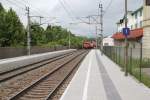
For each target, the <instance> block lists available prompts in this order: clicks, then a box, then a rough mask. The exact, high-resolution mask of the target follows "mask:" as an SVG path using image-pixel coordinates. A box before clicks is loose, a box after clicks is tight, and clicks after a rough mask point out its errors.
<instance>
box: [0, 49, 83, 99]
mask: <svg viewBox="0 0 150 100" xmlns="http://www.w3.org/2000/svg"><path fill="white" fill-rule="evenodd" d="M81 52H83V51H79V52H78V53H74V54H73V55H71V56H68V57H65V58H63V59H60V60H57V61H55V62H52V63H50V64H47V65H44V66H43V67H41V68H39V69H35V70H33V71H31V72H27V73H25V74H22V75H20V76H18V77H15V78H12V79H11V80H9V81H6V82H3V83H1V84H0V100H8V98H9V97H11V96H13V95H14V94H16V93H18V92H19V91H21V90H22V89H24V88H25V87H27V86H29V85H30V84H32V82H33V81H34V80H37V79H39V78H40V77H41V76H43V75H45V74H46V73H48V72H49V71H50V70H52V69H54V68H55V67H57V66H58V65H59V64H62V63H64V62H65V61H67V60H69V59H71V58H73V57H74V55H77V54H79V53H81Z"/></svg>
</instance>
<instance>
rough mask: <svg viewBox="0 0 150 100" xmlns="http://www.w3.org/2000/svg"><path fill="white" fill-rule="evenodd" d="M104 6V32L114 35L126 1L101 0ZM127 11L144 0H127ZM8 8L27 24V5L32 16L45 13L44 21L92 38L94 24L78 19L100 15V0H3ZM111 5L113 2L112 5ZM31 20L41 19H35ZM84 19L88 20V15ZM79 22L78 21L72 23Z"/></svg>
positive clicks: (132, 9)
mask: <svg viewBox="0 0 150 100" xmlns="http://www.w3.org/2000/svg"><path fill="white" fill-rule="evenodd" d="M101 1H102V2H101V3H102V4H103V7H104V12H105V15H104V35H111V34H113V33H115V32H116V31H117V29H116V22H117V21H118V20H119V19H121V18H122V17H123V15H124V1H125V0H112V3H110V2H111V0H101ZM128 1H129V2H128V10H130V11H134V10H136V9H137V8H139V7H140V6H141V5H142V3H143V2H142V1H143V0H128ZM0 2H1V3H2V4H3V5H4V7H5V8H7V9H8V8H10V7H12V8H13V9H14V10H15V11H16V12H17V14H18V15H19V16H20V19H21V21H22V22H23V23H24V25H26V23H27V18H26V14H25V13H26V11H25V6H29V7H30V9H31V16H43V17H45V18H44V19H42V22H48V23H55V22H60V23H55V24H56V25H61V26H63V27H64V28H67V29H68V30H71V32H72V33H74V34H76V35H82V36H88V37H93V36H94V35H95V25H88V24H85V23H80V24H79V23H78V22H81V20H79V19H77V18H79V17H80V18H81V17H87V16H89V15H97V14H98V5H99V3H100V0H0ZM109 4H111V5H109ZM31 20H32V21H34V20H36V21H39V19H37V18H32V19H31ZM82 20H85V21H88V20H87V19H85V18H82ZM69 23H78V24H71V25H70V24H69Z"/></svg>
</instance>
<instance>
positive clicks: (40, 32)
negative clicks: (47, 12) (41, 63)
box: [31, 22, 46, 46]
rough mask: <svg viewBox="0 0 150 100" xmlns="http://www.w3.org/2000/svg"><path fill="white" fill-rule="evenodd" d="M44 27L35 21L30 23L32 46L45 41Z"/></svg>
mask: <svg viewBox="0 0 150 100" xmlns="http://www.w3.org/2000/svg"><path fill="white" fill-rule="evenodd" d="M45 37H46V36H45V32H44V29H43V28H42V27H41V26H40V25H39V24H38V23H36V22H34V23H31V44H32V45H33V46H36V45H41V44H44V43H46V38H45Z"/></svg>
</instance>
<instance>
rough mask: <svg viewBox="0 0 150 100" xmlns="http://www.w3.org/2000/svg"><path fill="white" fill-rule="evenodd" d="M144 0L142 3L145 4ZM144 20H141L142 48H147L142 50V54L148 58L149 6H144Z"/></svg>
mask: <svg viewBox="0 0 150 100" xmlns="http://www.w3.org/2000/svg"><path fill="white" fill-rule="evenodd" d="M145 2H146V1H145V0H144V5H145ZM143 11H144V12H143V13H144V16H143V17H144V21H143V30H144V33H143V49H147V50H145V51H143V56H144V57H148V58H150V51H149V50H150V6H144V9H143Z"/></svg>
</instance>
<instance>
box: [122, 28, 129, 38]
mask: <svg viewBox="0 0 150 100" xmlns="http://www.w3.org/2000/svg"><path fill="white" fill-rule="evenodd" d="M123 34H124V35H125V36H126V37H127V36H128V35H129V34H130V28H123Z"/></svg>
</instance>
